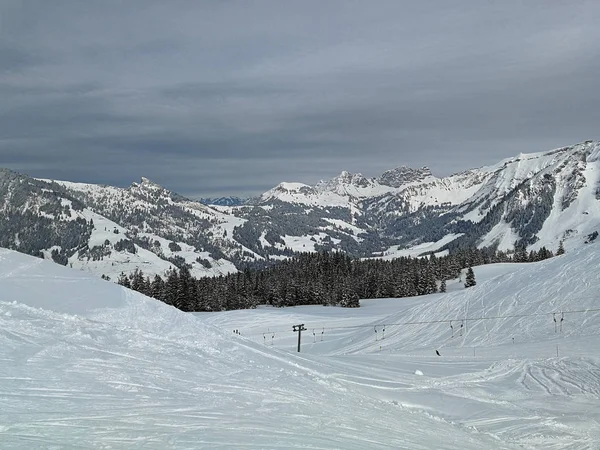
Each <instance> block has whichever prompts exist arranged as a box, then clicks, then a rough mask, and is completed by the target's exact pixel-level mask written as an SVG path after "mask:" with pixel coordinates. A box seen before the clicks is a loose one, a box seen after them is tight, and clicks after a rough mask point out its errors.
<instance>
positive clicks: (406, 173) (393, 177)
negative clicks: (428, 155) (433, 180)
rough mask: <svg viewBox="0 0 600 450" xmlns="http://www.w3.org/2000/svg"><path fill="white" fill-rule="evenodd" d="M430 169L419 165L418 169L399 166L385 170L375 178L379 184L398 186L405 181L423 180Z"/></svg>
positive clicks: (405, 182)
mask: <svg viewBox="0 0 600 450" xmlns="http://www.w3.org/2000/svg"><path fill="white" fill-rule="evenodd" d="M430 176H432V175H431V170H429V168H428V167H421V168H420V169H412V168H410V167H407V166H400V167H397V168H395V169H392V170H386V171H385V172H383V174H382V175H381V176H380V177H379V178H377V182H378V183H379V184H383V185H384V186H391V187H396V188H397V187H400V186H402V185H404V184H407V183H414V182H417V181H423V180H424V179H425V178H427V177H430Z"/></svg>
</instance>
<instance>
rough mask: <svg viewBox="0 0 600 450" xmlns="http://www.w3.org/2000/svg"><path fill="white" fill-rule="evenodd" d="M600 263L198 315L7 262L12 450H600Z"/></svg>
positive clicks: (0, 295) (488, 270)
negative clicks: (381, 295) (344, 304)
mask: <svg viewBox="0 0 600 450" xmlns="http://www.w3.org/2000/svg"><path fill="white" fill-rule="evenodd" d="M599 265H600V253H599V252H598V247H597V245H596V244H590V245H588V246H585V247H583V248H581V249H578V250H574V251H570V252H567V254H565V255H563V256H561V257H556V258H553V259H550V260H546V261H543V262H540V263H535V264H499V265H493V266H483V267H476V268H474V269H475V273H476V277H477V281H478V284H477V286H475V287H473V288H470V289H464V288H462V285H461V284H460V282H459V281H458V280H456V281H454V282H450V283H449V284H448V290H449V292H448V293H446V294H435V295H430V296H426V297H413V298H407V299H380V300H363V301H361V308H358V309H340V308H331V307H320V306H319V307H316V306H311V307H296V308H282V309H275V308H268V307H261V308H258V309H256V310H250V311H230V312H224V313H212V314H209V313H202V314H195V315H193V314H186V313H183V312H180V311H177V310H175V309H174V308H171V307H169V306H166V305H164V304H162V303H160V302H157V301H154V300H152V299H148V298H146V297H144V296H142V295H140V294H138V293H135V292H132V291H130V290H127V289H124V288H122V287H120V286H117V285H114V284H113V283H110V282H106V281H103V280H100V279H97V278H94V277H92V276H90V275H88V274H85V273H83V272H80V271H75V270H70V269H68V268H65V267H62V266H59V265H57V264H53V263H50V262H48V261H44V260H41V259H37V258H33V257H30V256H26V255H22V254H19V253H16V252H12V251H9V250H0V361H2V364H0V442H1V445H0V447H2V448H11V449H14V448H16V449H19V448H23V449H31V448H86V449H87V448H152V449H154V448H156V449H164V448H175V449H177V448H206V449H238V448H249V449H259V448H267V449H290V448H303V449H308V448H310V449H333V448H340V449H361V450H362V449H433V448H435V449H492V448H498V449H516V448H519V449H523V448H526V449H533V448H535V449H538V448H539V449H542V448H543V449H569V448H571V449H582V448H598V442H600V401H599V400H600V358H599V356H598V348H600V347H599V344H600V312H599V311H598V310H599V309H600V304H599V302H598V300H597V298H598V297H597V295H598V294H597V293H598V288H599V286H600V280H599V279H598V277H597V272H598V267H599ZM561 312H565V314H564V318H565V320H564V322H563V324H562V331H561V330H560V329H558V328H557V332H555V328H554V322H553V313H558V316H559V317H561V315H560V313H561ZM484 318H485V319H484ZM450 320H452V321H453V322H452V324H453V326H454V329H455V336H454V337H451V329H450ZM300 323H304V324H305V326H306V328H307V330H306V331H305V332H304V333H303V335H302V353H300V354H298V353H296V352H295V347H296V343H297V337H298V336H297V333H294V332H292V330H291V325H294V324H300ZM460 324H463V331H462V333H461V332H460ZM234 329H238V330H239V331H240V332H241V336H238V335H236V334H233V333H232V330H234ZM384 329H385V331H384ZM375 331H377V332H375ZM313 332H314V334H313ZM461 334H462V335H461ZM435 350H438V351H439V352H440V354H441V355H442V356H440V357H438V356H435ZM557 351H558V353H559V356H558V357H557V355H556V352H557Z"/></svg>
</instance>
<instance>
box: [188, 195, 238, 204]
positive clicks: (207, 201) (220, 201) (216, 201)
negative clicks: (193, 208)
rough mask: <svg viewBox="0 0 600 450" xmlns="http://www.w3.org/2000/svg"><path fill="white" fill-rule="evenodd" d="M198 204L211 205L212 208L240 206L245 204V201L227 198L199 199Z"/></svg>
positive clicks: (232, 197) (233, 197)
mask: <svg viewBox="0 0 600 450" xmlns="http://www.w3.org/2000/svg"><path fill="white" fill-rule="evenodd" d="M198 201H199V202H200V203H202V204H204V205H213V206H240V205H243V204H244V203H246V199H243V198H240V197H235V196H228V197H215V198H201V199H200V200H198Z"/></svg>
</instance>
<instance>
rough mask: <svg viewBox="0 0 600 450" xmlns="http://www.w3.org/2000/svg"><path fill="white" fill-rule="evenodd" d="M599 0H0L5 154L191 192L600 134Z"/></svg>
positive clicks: (261, 185)
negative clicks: (297, 0)
mask: <svg viewBox="0 0 600 450" xmlns="http://www.w3.org/2000/svg"><path fill="white" fill-rule="evenodd" d="M599 14H600V4H598V3H597V2H594V1H587V2H585V1H572V2H562V1H546V0H544V1H541V0H540V1H528V2H520V1H514V2H513V1H503V2H478V1H460V2H402V1H396V0H390V1H383V0H380V1H375V2H363V1H351V0H339V1H336V0H331V1H327V2H321V1H303V2H280V1H257V2H247V1H204V2H195V1H173V2H163V1H156V2H153V1H150V0H148V1H130V2H120V1H108V0H107V1H103V2H80V1H78V0H72V1H68V0H63V1H61V0H57V1H53V2H45V1H12V0H4V1H2V2H1V3H0V99H1V101H0V166H3V167H9V168H11V169H14V170H18V171H22V172H25V173H28V174H31V175H34V176H39V177H47V178H58V179H67V180H73V181H86V182H94V183H106V184H115V185H121V186H123V185H128V184H130V183H131V182H132V181H135V180H137V179H139V178H140V177H141V176H147V177H149V178H150V179H153V180H154V181H156V182H159V183H161V184H163V185H165V186H167V187H169V188H170V189H172V190H175V191H178V192H180V193H182V194H184V195H188V196H192V197H197V196H209V195H223V194H238V195H252V194H257V193H260V192H262V191H264V190H266V189H268V188H270V187H272V186H273V185H275V184H277V183H278V182H280V181H284V180H285V181H302V182H306V183H314V182H316V181H318V180H319V179H322V178H330V177H332V176H334V175H336V174H337V173H339V172H340V171H341V170H350V171H359V172H362V173H364V174H365V175H367V176H374V175H377V174H379V173H380V172H382V171H384V170H386V169H389V168H393V167H396V166H398V165H401V164H406V165H411V166H419V167H420V166H423V165H428V166H429V167H431V169H432V170H433V172H434V173H435V174H438V175H447V174H449V173H452V172H455V171H459V170H463V169H466V168H470V167H475V166H480V165H484V164H490V163H494V162H496V161H497V160H499V159H501V158H504V157H508V156H512V155H515V154H517V153H519V152H533V151H541V150H546V149H550V148H553V147H558V146H562V145H566V144H569V143H575V142H579V141H583V140H586V139H596V138H599V137H600V136H598V123H599V122H598V119H599V116H600V113H599V108H598V104H599V102H598V100H600V81H599V80H600V77H599V76H598V73H600V28H599V27H598V26H597V20H596V18H597V17H598V16H599Z"/></svg>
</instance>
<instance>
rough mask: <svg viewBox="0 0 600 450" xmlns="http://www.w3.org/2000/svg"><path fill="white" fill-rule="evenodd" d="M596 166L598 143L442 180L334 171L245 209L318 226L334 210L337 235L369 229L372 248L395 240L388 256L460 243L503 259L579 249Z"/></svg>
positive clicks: (593, 218)
mask: <svg viewBox="0 0 600 450" xmlns="http://www.w3.org/2000/svg"><path fill="white" fill-rule="evenodd" d="M599 158H600V143H598V142H594V141H586V142H584V143H581V144H577V145H573V146H569V147H564V148H560V149H555V150H552V151H549V152H541V153H532V154H521V155H518V156H516V157H514V158H508V159H505V160H503V161H500V162H499V163H498V164H495V165H492V166H487V167H482V168H478V169H471V170H468V171H465V172H462V173H458V174H455V175H451V176H449V177H445V178H437V177H435V176H433V175H432V174H431V172H430V171H429V169H427V168H425V167H424V168H421V169H409V168H407V167H399V168H398V169H394V170H390V171H387V172H385V173H384V174H383V175H381V176H379V177H376V178H365V177H364V176H362V175H361V174H350V173H348V172H342V174H341V175H340V176H338V177H336V178H334V179H332V180H330V181H326V182H320V183H318V184H317V185H315V186H308V185H304V184H299V183H281V184H280V185H278V186H276V187H275V188H273V189H271V190H270V191H268V192H266V193H264V194H263V195H262V196H261V197H259V198H258V199H255V201H254V204H256V205H259V206H263V207H268V206H269V205H272V204H277V203H284V204H287V205H289V207H291V208H292V209H294V208H295V209H297V210H302V211H304V212H305V213H310V214H314V213H315V210H316V211H318V212H317V213H316V214H318V215H320V216H323V217H327V214H328V211H329V210H330V209H331V207H332V206H333V207H336V208H337V209H338V211H337V215H338V216H343V215H345V216H346V218H347V220H345V221H344V220H343V219H342V220H341V221H340V222H338V225H339V226H341V227H342V228H344V227H345V228H351V227H354V226H356V225H358V227H359V228H360V229H361V230H362V232H363V233H364V234H369V233H370V232H372V231H373V230H377V233H378V237H379V238H384V239H382V240H381V241H378V242H377V243H378V244H382V243H383V241H387V242H389V241H395V246H394V247H391V248H390V249H388V253H389V252H393V251H394V249H397V248H399V247H412V246H415V245H422V244H423V243H426V242H433V243H435V242H439V243H440V244H439V245H437V247H436V246H435V245H432V246H430V249H431V250H435V249H438V250H444V249H448V248H452V247H456V246H460V245H469V244H473V245H477V246H479V247H483V246H490V245H497V246H498V247H499V248H500V249H502V250H509V249H512V248H513V247H514V244H515V242H516V241H521V242H523V243H524V244H525V245H527V246H528V247H530V248H539V247H542V246H547V247H549V248H556V247H557V245H558V243H559V241H560V240H564V241H565V242H567V245H572V246H579V245H581V244H583V243H584V242H585V241H586V239H587V237H588V235H590V234H592V233H594V232H595V231H597V230H598V228H599V225H600V202H599V199H600V163H599ZM342 222H343V223H342ZM449 238H451V239H449ZM365 250H367V249H366V248H365ZM372 250H374V249H372Z"/></svg>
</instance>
